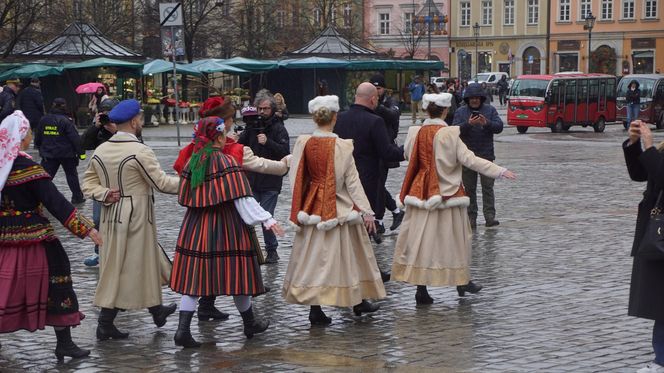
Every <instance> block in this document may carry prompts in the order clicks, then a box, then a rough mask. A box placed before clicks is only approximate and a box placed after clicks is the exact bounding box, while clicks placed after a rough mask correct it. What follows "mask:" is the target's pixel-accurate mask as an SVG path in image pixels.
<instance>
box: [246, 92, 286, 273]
mask: <svg viewBox="0 0 664 373" xmlns="http://www.w3.org/2000/svg"><path fill="white" fill-rule="evenodd" d="M254 105H255V106H256V107H257V108H258V114H259V115H260V117H261V118H260V121H259V122H258V124H257V125H253V126H247V128H246V129H245V130H244V132H242V134H241V135H240V138H239V139H238V142H239V143H240V144H242V145H245V146H248V147H250V148H251V150H252V151H253V152H254V154H256V155H257V156H258V157H262V158H267V159H272V160H280V159H282V158H283V157H285V156H287V155H288V154H290V144H289V143H290V137H289V136H288V131H286V127H285V126H284V122H283V120H281V118H279V117H278V116H276V115H274V113H276V112H277V102H276V100H275V99H274V96H273V95H272V94H271V93H268V92H264V93H261V94H260V95H257V96H256V99H255V101H254ZM247 174H248V175H247V176H248V178H249V183H250V184H251V190H252V191H253V193H254V198H256V200H257V201H258V203H259V204H260V205H261V207H263V209H265V211H268V212H269V213H270V214H273V215H274V209H275V208H276V206H277V198H278V197H279V193H281V185H282V179H283V176H274V175H266V174H258V173H254V172H248V173H247ZM263 239H264V240H265V251H266V252H267V257H266V258H265V261H266V262H267V263H277V262H278V261H279V255H278V254H277V247H278V246H279V243H278V241H277V237H276V236H275V235H274V233H272V231H270V230H266V229H264V228H263Z"/></svg>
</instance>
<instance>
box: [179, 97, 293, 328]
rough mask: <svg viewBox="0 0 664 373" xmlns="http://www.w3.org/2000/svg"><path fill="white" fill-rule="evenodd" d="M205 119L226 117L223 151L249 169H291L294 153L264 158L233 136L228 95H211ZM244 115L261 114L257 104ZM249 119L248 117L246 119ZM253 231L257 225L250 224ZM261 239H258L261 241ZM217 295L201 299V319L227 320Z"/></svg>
mask: <svg viewBox="0 0 664 373" xmlns="http://www.w3.org/2000/svg"><path fill="white" fill-rule="evenodd" d="M199 115H200V117H201V118H205V117H212V116H215V117H219V118H222V119H224V126H225V133H226V134H229V136H226V142H225V143H224V148H223V153H224V154H226V155H229V156H231V157H233V159H235V161H236V162H237V163H238V164H239V165H240V167H242V169H243V170H245V171H251V172H256V173H261V174H268V175H279V176H283V175H285V174H286V172H288V163H287V161H288V160H289V159H290V155H288V156H286V157H284V158H283V159H282V160H280V161H274V160H271V159H267V158H261V157H259V156H257V155H255V154H254V152H253V151H252V150H251V148H250V147H248V146H244V145H242V144H240V143H238V142H237V141H235V139H233V138H232V137H231V136H230V131H231V130H232V129H233V117H234V116H235V106H233V103H232V101H231V100H229V99H228V98H224V97H210V98H208V99H207V100H205V102H204V103H203V106H201V109H200V111H199ZM242 117H243V118H248V117H258V111H257V110H256V108H255V107H252V106H248V107H245V108H243V109H242ZM245 122H246V120H245ZM194 143H195V139H194V140H192V141H191V143H189V144H188V145H187V146H185V147H184V148H183V149H182V150H181V151H180V153H179V154H178V158H177V159H176V160H175V163H174V164H173V169H175V171H177V173H178V174H182V170H183V169H184V166H185V165H186V164H187V162H188V161H189V158H191V154H192V153H193V151H194V145H195V144H194ZM250 228H251V230H252V231H253V230H254V228H253V227H250ZM252 235H253V236H254V237H255V236H256V233H255V232H253V233H252ZM257 239H258V238H256V240H257ZM258 254H259V255H258V261H259V263H261V264H263V262H264V258H263V253H262V251H260V250H259V251H258ZM265 290H266V291H269V288H268V287H267V286H266V287H265ZM215 299H216V297H215V296H214V295H210V296H203V297H200V299H199V300H198V309H197V310H196V313H197V316H198V320H200V321H208V320H210V319H212V320H226V319H228V317H229V315H228V314H227V313H225V312H221V311H220V310H218V309H217V308H216V307H215V306H214V302H215Z"/></svg>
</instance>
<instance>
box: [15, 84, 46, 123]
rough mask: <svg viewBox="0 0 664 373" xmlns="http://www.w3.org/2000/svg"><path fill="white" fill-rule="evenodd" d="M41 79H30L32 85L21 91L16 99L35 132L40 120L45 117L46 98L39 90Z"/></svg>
mask: <svg viewBox="0 0 664 373" xmlns="http://www.w3.org/2000/svg"><path fill="white" fill-rule="evenodd" d="M39 84H40V83H39V78H32V79H30V85H29V86H27V87H26V88H24V89H22V90H21V93H20V94H19V95H18V98H17V99H16V105H17V106H18V109H19V110H21V111H22V112H23V114H25V117H26V118H28V120H29V121H30V128H32V131H33V132H34V131H35V129H36V128H37V124H39V120H40V119H41V118H42V117H43V116H44V96H43V95H42V91H41V89H40V88H39Z"/></svg>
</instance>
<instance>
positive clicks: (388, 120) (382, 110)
mask: <svg viewBox="0 0 664 373" xmlns="http://www.w3.org/2000/svg"><path fill="white" fill-rule="evenodd" d="M369 82H370V83H371V84H373V85H374V87H376V90H377V91H378V105H376V109H375V110H374V111H375V112H376V114H377V115H378V116H379V117H381V118H383V121H384V122H385V127H386V129H387V136H388V137H389V139H390V141H391V142H392V143H394V144H396V139H397V135H398V134H399V117H400V116H401V111H400V110H399V106H398V105H397V104H396V103H395V102H394V100H393V99H392V97H391V96H390V95H388V94H387V90H386V89H385V77H383V75H381V74H376V75H374V76H372V77H371V79H370V80H369ZM379 167H380V185H379V190H378V201H379V203H378V206H376V211H374V212H375V213H376V215H375V218H376V235H375V236H374V240H375V241H376V242H378V241H381V242H382V236H381V235H382V234H383V233H385V225H384V224H383V217H384V216H385V208H387V209H388V210H390V211H391V212H392V226H390V230H391V231H393V230H396V229H397V228H399V225H401V222H402V221H403V217H404V215H405V214H406V213H405V212H404V211H401V210H400V209H399V207H397V203H396V201H395V200H394V198H392V194H391V193H390V192H389V191H388V190H387V188H386V187H385V182H386V181H387V172H388V171H389V169H390V168H399V162H385V161H383V160H381V161H380V164H379ZM380 202H382V203H380ZM378 243H380V242H378Z"/></svg>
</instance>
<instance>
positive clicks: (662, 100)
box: [616, 74, 664, 129]
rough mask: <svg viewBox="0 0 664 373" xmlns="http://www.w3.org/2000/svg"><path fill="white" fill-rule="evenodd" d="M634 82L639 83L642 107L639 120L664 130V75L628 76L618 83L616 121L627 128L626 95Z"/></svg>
mask: <svg viewBox="0 0 664 373" xmlns="http://www.w3.org/2000/svg"><path fill="white" fill-rule="evenodd" d="M632 80H636V81H637V82H639V90H641V107H640V108H639V119H641V120H642V121H644V122H647V123H654V124H655V126H656V127H657V128H658V129H661V128H664V75H661V74H632V75H626V76H624V77H623V78H622V79H620V82H619V83H618V89H617V93H616V96H617V97H616V119H617V120H618V121H622V123H623V126H625V127H627V100H626V99H625V94H626V93H627V87H628V86H629V83H630V82H631V81H632Z"/></svg>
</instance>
